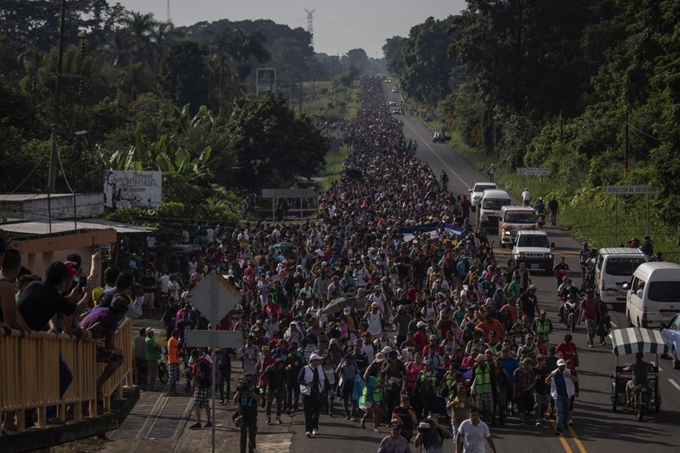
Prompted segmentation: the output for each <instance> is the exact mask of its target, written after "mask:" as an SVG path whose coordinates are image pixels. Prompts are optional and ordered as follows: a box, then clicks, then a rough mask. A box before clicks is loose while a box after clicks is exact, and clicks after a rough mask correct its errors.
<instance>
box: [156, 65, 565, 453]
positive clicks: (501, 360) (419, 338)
mask: <svg viewBox="0 0 680 453" xmlns="http://www.w3.org/2000/svg"><path fill="white" fill-rule="evenodd" d="M382 90H383V88H382V83H381V80H380V79H379V78H365V79H363V80H362V105H361V109H360V110H359V112H358V115H357V117H356V118H355V119H353V120H351V121H347V122H345V123H343V125H342V130H343V132H344V135H345V141H346V143H347V144H348V145H349V146H351V147H352V148H353V150H354V152H353V153H352V154H351V155H349V156H347V157H346V158H345V161H344V175H343V178H342V179H341V180H340V181H338V182H337V183H335V184H333V185H332V186H331V187H330V188H329V190H328V191H326V192H324V193H321V194H320V195H319V198H318V202H319V215H318V219H317V220H316V221H314V222H308V223H306V224H294V223H290V224H288V223H279V224H275V225H269V226H266V225H258V226H256V227H254V228H248V227H239V228H221V227H216V228H214V229H213V228H209V229H207V230H208V231H206V229H201V230H200V231H197V232H194V235H198V236H201V238H200V240H196V239H195V238H194V242H195V243H202V244H204V247H203V251H204V253H203V255H202V256H195V257H192V258H191V260H190V261H189V269H188V274H189V281H190V282H191V284H192V285H193V284H196V283H198V282H199V281H200V279H201V278H202V276H204V275H206V273H208V272H210V271H212V270H215V271H217V272H218V273H220V274H222V275H224V276H225V277H226V278H227V279H228V280H229V281H230V282H231V283H232V284H233V285H234V286H235V287H236V288H238V289H239V291H240V293H241V296H242V300H241V303H240V304H239V305H238V306H237V307H236V308H235V309H234V310H232V311H231V312H229V313H228V314H227V315H226V316H225V318H224V319H222V320H221V321H220V323H219V325H218V328H220V329H228V330H235V331H240V332H241V333H242V335H243V341H244V346H243V347H241V348H240V349H238V350H237V351H219V352H216V354H215V359H216V361H217V367H218V369H219V370H220V376H221V379H220V381H221V382H220V385H219V386H220V392H219V393H220V395H221V400H222V402H226V401H227V400H228V399H230V397H231V396H232V395H231V392H230V388H229V387H228V385H229V376H230V372H231V365H230V360H232V359H233V358H234V357H235V358H236V359H237V360H240V361H242V367H243V373H244V377H243V379H242V380H241V381H240V384H239V385H238V388H237V389H236V392H235V395H234V398H233V400H234V402H236V403H237V404H239V407H240V413H239V414H238V422H239V424H240V425H241V430H242V436H241V437H242V438H241V441H242V444H241V451H242V452H245V451H246V449H248V450H250V451H252V449H253V448H254V446H255V433H256V429H257V427H256V421H253V420H255V419H256V414H257V406H258V405H262V407H263V408H265V411H266V421H267V423H277V424H278V423H281V417H282V414H284V413H285V414H293V413H295V412H297V411H298V410H299V409H301V408H302V409H304V412H305V433H306V435H307V436H308V437H314V436H315V435H316V434H317V433H318V432H319V415H320V414H326V415H327V416H330V417H334V416H340V417H342V416H344V418H345V419H346V420H347V421H349V422H350V423H352V422H356V423H358V424H359V426H360V427H361V428H366V429H369V428H372V429H373V430H374V431H376V432H379V431H380V427H381V426H389V427H390V430H391V435H390V436H388V437H386V438H385V439H384V440H383V442H382V444H381V447H380V448H381V449H380V451H382V452H385V453H391V452H398V451H409V450H408V449H405V448H408V445H409V442H413V443H414V445H415V446H416V447H419V446H423V447H424V448H425V449H426V450H427V451H431V452H436V451H442V449H443V448H444V447H443V445H444V441H445V439H447V438H451V437H457V438H458V439H459V440H460V442H461V446H460V448H461V450H460V451H462V448H463V443H464V444H465V445H468V444H470V446H471V445H473V444H474V443H475V442H484V439H485V438H486V439H488V440H489V442H490V443H491V444H492V441H491V438H490V434H489V432H488V427H487V428H486V430H484V429H480V428H479V427H480V426H487V425H486V423H488V424H491V425H495V424H496V423H498V424H501V425H502V424H505V423H506V420H508V418H509V417H513V418H514V421H513V422H514V423H519V425H520V426H525V424H527V423H529V421H530V419H531V421H532V424H535V425H536V426H548V424H547V423H546V422H547V418H546V417H548V416H555V415H556V416H557V427H558V432H559V431H561V430H562V429H565V427H566V426H567V424H568V423H571V421H570V414H571V409H572V408H573V398H574V395H576V394H577V393H578V383H577V382H578V377H577V373H576V366H578V354H577V351H576V347H575V346H574V344H573V342H572V341H571V337H570V336H569V335H566V336H565V337H564V339H563V341H555V339H554V338H552V336H553V327H552V323H551V322H550V320H549V319H547V317H546V314H545V312H544V311H542V310H541V309H540V305H539V301H538V300H537V297H536V288H535V287H534V286H533V285H532V282H531V274H530V272H529V271H528V270H527V269H526V268H525V267H524V265H519V266H515V263H514V261H513V260H509V261H507V262H503V263H499V262H497V261H496V260H495V258H494V255H493V250H492V248H491V247H490V245H489V244H488V241H487V239H486V237H485V236H484V235H483V234H482V233H481V232H480V231H473V229H472V228H471V227H470V225H468V223H467V219H466V217H465V216H464V215H463V210H462V208H461V203H460V200H461V199H460V198H458V197H456V196H455V194H451V193H449V192H448V191H445V190H443V188H442V187H441V185H440V184H439V182H438V180H437V177H436V175H435V174H434V173H433V171H432V170H431V169H430V168H429V167H428V166H427V165H426V164H424V163H423V162H420V161H419V160H418V159H417V158H416V157H415V149H414V146H413V144H412V143H408V142H407V141H406V140H405V138H404V135H403V133H402V125H401V123H400V122H398V121H397V120H396V119H394V118H392V116H391V115H390V114H389V112H388V110H387V108H386V106H385V103H384V97H383V91H382ZM463 206H465V204H464V203H463ZM449 225H457V226H458V227H459V228H457V229H452V228H449V227H448V226H449ZM206 235H209V236H210V237H209V240H208V241H206V240H205V236H206ZM171 305H172V304H171ZM172 310H173V311H176V310H177V308H173V309H172ZM191 313H192V309H191V307H190V305H189V304H188V303H185V302H184V301H182V304H181V305H180V310H179V311H177V314H176V315H175V316H168V321H169V322H168V334H169V335H170V334H171V332H172V330H173V327H174V328H177V327H178V326H180V327H182V329H180V330H182V331H178V332H176V333H177V335H178V337H179V340H180V344H181V340H182V337H183V335H184V333H183V328H185V327H186V326H187V325H191V323H189V324H187V323H180V322H178V321H177V320H181V319H188V318H189V316H190V314H191ZM211 360H212V359H211ZM565 370H571V371H565ZM565 376H569V377H568V378H565ZM565 381H568V382H565ZM225 384H226V386H227V389H226V391H225V389H224V386H225ZM256 389H259V391H258V390H256ZM260 395H261V396H262V397H263V398H262V399H261V400H260V398H259V397H260ZM551 395H552V397H551ZM255 396H256V397H257V398H254V397H255ZM561 397H564V398H566V401H567V405H566V406H565V405H564V404H555V402H558V403H559V402H560V401H564V398H562V399H560V398H561ZM256 400H257V401H256ZM301 403H302V404H301ZM301 406H302V407H301ZM201 407H204V406H201ZM480 416H481V419H480ZM199 417H200V415H199ZM466 420H467V421H466ZM199 421H200V418H199ZM444 421H446V423H444ZM464 422H465V423H464ZM480 423H481V425H480ZM197 425H198V426H196V425H195V426H194V427H197V428H200V427H201V425H200V422H199V423H198V424H197ZM470 426H472V427H470ZM461 430H462V431H461ZM466 430H467V432H464V431H466ZM459 433H461V434H462V435H458V434H459ZM247 438H249V439H250V445H249V446H248V448H246V447H247V444H246V440H247ZM404 441H405V442H406V444H404ZM404 445H406V447H404ZM492 447H493V445H492ZM471 448H472V447H470V449H469V451H472V450H471ZM493 448H495V447H493Z"/></svg>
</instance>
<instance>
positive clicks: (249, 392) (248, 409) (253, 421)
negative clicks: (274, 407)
mask: <svg viewBox="0 0 680 453" xmlns="http://www.w3.org/2000/svg"><path fill="white" fill-rule="evenodd" d="M261 399H262V398H261V397H260V394H259V392H258V389H257V388H255V386H254V385H253V376H252V375H251V374H247V373H246V374H244V375H243V381H241V384H240V385H239V386H238V388H237V389H236V394H235V395H234V404H238V410H239V413H240V415H241V417H242V419H241V453H246V444H248V453H253V452H254V451H255V448H256V440H255V439H256V437H257V405H258V404H259V403H260V400H261Z"/></svg>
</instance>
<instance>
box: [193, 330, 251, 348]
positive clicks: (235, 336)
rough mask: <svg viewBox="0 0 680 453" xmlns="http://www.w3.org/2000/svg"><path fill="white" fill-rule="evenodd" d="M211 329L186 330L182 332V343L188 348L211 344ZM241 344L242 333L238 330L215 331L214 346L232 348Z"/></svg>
mask: <svg viewBox="0 0 680 453" xmlns="http://www.w3.org/2000/svg"><path fill="white" fill-rule="evenodd" d="M212 334H213V331H212V330H187V331H186V332H185V333H184V344H185V346H188V347H190V348H199V347H207V346H210V345H212V343H211V342H212ZM241 346H243V335H242V334H241V332H240V331H236V332H233V331H231V330H218V331H216V332H215V347H216V348H234V349H238V348H240V347H241Z"/></svg>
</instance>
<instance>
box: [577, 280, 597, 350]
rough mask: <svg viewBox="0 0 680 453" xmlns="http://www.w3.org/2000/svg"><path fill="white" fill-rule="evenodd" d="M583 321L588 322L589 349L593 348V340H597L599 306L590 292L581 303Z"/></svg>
mask: <svg viewBox="0 0 680 453" xmlns="http://www.w3.org/2000/svg"><path fill="white" fill-rule="evenodd" d="M581 313H583V315H581V320H584V319H585V321H586V329H587V331H588V347H589V348H592V347H593V339H594V338H595V331H596V330H597V319H598V304H597V302H596V301H595V298H594V296H593V292H592V291H588V292H587V294H586V297H584V298H583V302H581Z"/></svg>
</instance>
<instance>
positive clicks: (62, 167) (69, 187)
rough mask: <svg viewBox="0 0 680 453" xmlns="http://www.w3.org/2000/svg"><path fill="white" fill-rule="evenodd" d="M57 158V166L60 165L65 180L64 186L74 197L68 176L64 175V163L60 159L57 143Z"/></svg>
mask: <svg viewBox="0 0 680 453" xmlns="http://www.w3.org/2000/svg"><path fill="white" fill-rule="evenodd" d="M57 159H58V160H59V167H61V174H62V175H64V181H65V182H66V187H68V190H69V191H70V192H71V193H72V194H73V196H74V197H75V192H74V191H73V189H72V188H71V184H69V182H68V178H67V177H66V171H65V170H64V164H63V163H62V161H61V153H60V152H59V144H57Z"/></svg>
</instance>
